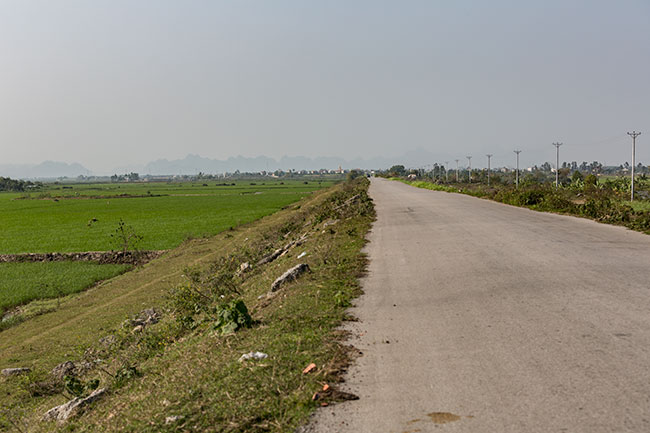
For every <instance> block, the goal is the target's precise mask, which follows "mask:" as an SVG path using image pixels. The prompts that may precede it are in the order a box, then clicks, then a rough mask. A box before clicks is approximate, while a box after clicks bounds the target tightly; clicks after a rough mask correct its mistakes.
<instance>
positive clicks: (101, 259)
mask: <svg viewBox="0 0 650 433" xmlns="http://www.w3.org/2000/svg"><path fill="white" fill-rule="evenodd" d="M164 252H165V251H164V250H163V251H86V252H81V253H23V254H0V263H16V262H64V261H76V262H97V263H100V264H107V263H119V264H131V265H138V264H142V263H146V262H148V261H151V260H153V259H155V258H157V257H159V256H160V255H162V254H163V253H164Z"/></svg>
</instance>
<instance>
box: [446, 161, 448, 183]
mask: <svg viewBox="0 0 650 433" xmlns="http://www.w3.org/2000/svg"><path fill="white" fill-rule="evenodd" d="M445 182H447V183H449V161H445Z"/></svg>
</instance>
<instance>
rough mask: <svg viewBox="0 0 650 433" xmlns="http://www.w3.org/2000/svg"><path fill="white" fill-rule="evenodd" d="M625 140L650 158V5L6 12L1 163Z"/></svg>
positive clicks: (508, 155)
mask: <svg viewBox="0 0 650 433" xmlns="http://www.w3.org/2000/svg"><path fill="white" fill-rule="evenodd" d="M632 129H636V130H641V131H643V133H644V134H643V135H641V136H640V137H639V138H638V140H637V158H638V160H641V161H643V162H645V163H646V164H650V0H619V1H613V0H544V1H541V0H539V1H535V2H532V1H521V0H512V1H505V0H484V1H462V0H461V1H459V0H455V1H439V0H438V1H436V0H429V1H407V0H404V1H380V0H368V1H356V0H341V1H336V0H322V1H315V0H312V1H307V0H295V1H283V0H273V1H269V0H266V1H246V0H232V1H229V2H225V1H216V0H215V1H198V0H194V1H192V0H183V1H181V0H178V1H163V0H150V1H143V0H140V1H136V0H129V1H120V0H105V1H100V0H83V1H64V0H59V1H56V0H44V1H31V0H16V1H10V0H0V150H1V151H2V152H1V153H0V155H1V157H0V164H1V163H37V162H41V161H43V160H46V159H51V160H57V161H66V162H80V163H82V164H84V165H85V166H86V167H88V168H90V169H91V170H94V171H97V172H102V171H110V170H112V168H113V167H116V166H124V165H127V164H142V163H146V162H148V161H150V160H153V159H157V158H168V159H173V158H182V157H184V156H185V155H186V154H188V153H196V154H199V155H202V156H205V157H210V158H219V159H223V158H227V157H229V156H235V155H238V154H241V155H244V156H256V155H259V154H264V155H268V156H272V157H279V156H282V155H305V156H311V157H313V156H342V157H346V158H350V159H351V158H354V157H370V156H376V155H399V154H401V153H403V152H404V151H407V150H410V149H416V148H423V149H427V150H429V151H432V152H434V153H436V154H437V155H440V160H444V159H453V158H455V157H459V158H462V159H463V160H464V156H465V155H474V159H473V161H474V165H475V166H484V165H485V157H484V156H483V155H484V154H485V153H493V154H494V155H495V156H494V158H493V164H494V165H504V164H512V163H513V161H514V154H513V153H512V150H513V149H515V148H521V149H522V150H523V152H522V154H521V158H522V164H523V165H526V164H531V163H541V162H543V161H545V160H549V161H550V160H554V155H555V154H554V152H555V150H554V148H553V147H552V146H551V143H552V142H553V141H562V142H564V143H565V145H564V146H563V147H562V149H561V151H562V156H563V158H562V159H566V160H578V161H582V160H588V161H592V160H594V159H598V160H600V161H601V162H602V161H604V162H606V163H612V164H613V163H621V162H623V161H625V160H630V153H631V150H630V148H631V140H630V139H629V137H627V136H626V135H625V132H626V131H630V130H632ZM433 162H436V161H423V164H428V163H433Z"/></svg>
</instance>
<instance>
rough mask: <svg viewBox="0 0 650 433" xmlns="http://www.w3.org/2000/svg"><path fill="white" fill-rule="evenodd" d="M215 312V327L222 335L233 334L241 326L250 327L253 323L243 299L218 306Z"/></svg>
mask: <svg viewBox="0 0 650 433" xmlns="http://www.w3.org/2000/svg"><path fill="white" fill-rule="evenodd" d="M215 314H216V317H217V321H216V323H215V324H214V329H215V330H216V331H219V332H220V333H221V334H222V335H225V334H232V333H233V332H235V331H237V330H238V329H240V328H250V327H251V326H252V325H253V319H252V318H251V316H250V314H249V313H248V308H246V304H244V301H242V300H241V299H238V300H235V301H231V302H228V303H227V304H222V305H219V306H217V308H216V309H215Z"/></svg>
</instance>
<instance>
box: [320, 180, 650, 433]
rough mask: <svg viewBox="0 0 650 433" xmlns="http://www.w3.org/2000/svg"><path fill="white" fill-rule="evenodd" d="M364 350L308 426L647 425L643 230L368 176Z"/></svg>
mask: <svg viewBox="0 0 650 433" xmlns="http://www.w3.org/2000/svg"><path fill="white" fill-rule="evenodd" d="M370 194H371V196H372V197H373V199H374V200H375V203H376V206H377V215H378V219H377V222H376V224H375V225H374V228H373V231H372V233H371V235H370V243H369V245H368V249H367V250H368V254H369V257H370V267H369V274H368V277H367V278H366V279H365V281H364V284H363V285H364V290H365V295H364V296H363V297H362V298H361V299H360V301H359V303H358V306H357V307H356V308H355V309H354V313H355V314H356V315H357V316H358V317H359V318H360V319H361V322H359V323H357V324H355V325H353V327H352V328H351V330H352V331H353V333H354V335H355V336H356V337H355V338H354V339H353V341H352V343H353V344H354V345H355V346H356V347H358V348H359V349H360V350H361V351H362V352H363V353H364V355H363V356H362V357H361V358H359V360H358V361H357V364H356V366H355V367H354V368H353V369H352V370H351V372H350V374H349V375H348V380H347V385H346V387H347V389H348V390H350V391H352V392H354V393H356V394H358V395H359V396H360V397H361V399H360V400H358V401H354V402H347V403H343V404H339V405H336V406H331V407H328V408H325V409H322V410H320V411H319V413H318V414H317V415H316V417H315V419H314V423H313V424H312V425H311V426H310V427H308V429H307V430H308V431H317V432H427V431H436V432H440V431H454V432H562V431H567V432H590V433H593V432H623V431H638V432H642V431H643V432H645V431H650V369H649V368H648V366H649V365H650V236H646V235H643V234H640V233H636V232H632V231H628V230H626V229H623V228H620V227H614V226H609V225H602V224H598V223H595V222H593V221H588V220H584V219H579V218H573V217H566V216H559V215H553V214H547V213H538V212H534V211H530V210H527V209H521V208H515V207H510V206H506V205H502V204H499V203H495V202H491V201H487V200H481V199H476V198H472V197H469V196H464V195H459V194H448V193H444V192H435V191H428V190H424V189H417V188H413V187H410V186H407V185H404V184H401V183H398V182H391V181H386V180H381V179H373V183H372V186H371V189H370Z"/></svg>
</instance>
